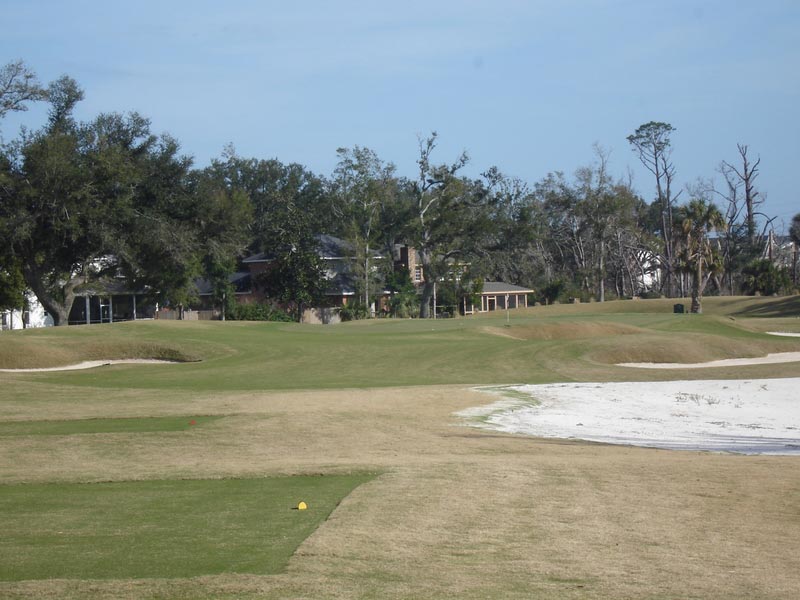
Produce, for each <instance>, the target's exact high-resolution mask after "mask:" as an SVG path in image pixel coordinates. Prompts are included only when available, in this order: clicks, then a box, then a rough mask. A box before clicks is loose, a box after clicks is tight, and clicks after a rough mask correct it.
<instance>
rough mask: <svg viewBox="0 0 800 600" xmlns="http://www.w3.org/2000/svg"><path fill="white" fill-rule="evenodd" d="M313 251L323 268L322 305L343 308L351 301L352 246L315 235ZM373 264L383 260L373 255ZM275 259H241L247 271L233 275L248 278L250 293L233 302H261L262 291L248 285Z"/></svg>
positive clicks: (261, 256)
mask: <svg viewBox="0 0 800 600" xmlns="http://www.w3.org/2000/svg"><path fill="white" fill-rule="evenodd" d="M315 237H316V240H317V252H318V255H319V258H320V260H321V261H322V264H323V266H324V269H325V280H326V287H325V299H326V300H325V305H326V306H332V307H336V306H344V305H346V304H348V302H352V301H353V300H354V299H355V294H356V285H355V281H354V279H353V268H352V265H353V261H354V260H355V256H354V254H355V251H354V249H353V246H352V244H350V243H349V242H347V241H345V240H343V239H341V238H338V237H336V236H333V235H327V234H321V235H317V236H315ZM371 258H372V260H373V261H374V262H377V261H379V260H382V259H383V256H382V255H381V254H378V253H375V254H373V256H372V257H371ZM274 261H275V258H274V257H273V256H271V255H269V254H266V253H264V252H261V253H258V254H253V255H251V256H248V257H246V258H244V259H243V260H242V265H243V266H244V267H245V268H246V269H247V271H245V272H242V273H236V274H235V276H236V277H238V278H241V279H242V280H244V277H245V276H249V282H250V291H249V292H248V293H243V294H242V295H241V297H239V296H237V301H239V302H242V303H247V302H254V301H262V300H264V299H265V297H264V294H263V292H261V291H260V290H259V289H258V286H257V285H253V284H252V282H253V281H254V280H256V279H257V278H258V276H259V275H261V274H262V273H265V272H266V271H267V270H269V267H270V264H272V263H273V262H274Z"/></svg>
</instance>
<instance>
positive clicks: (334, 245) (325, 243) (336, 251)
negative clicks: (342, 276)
mask: <svg viewBox="0 0 800 600" xmlns="http://www.w3.org/2000/svg"><path fill="white" fill-rule="evenodd" d="M314 237H315V238H316V239H317V253H318V254H319V257H320V258H322V259H333V258H353V255H354V254H355V250H354V249H353V244H351V243H350V242H348V241H346V240H343V239H341V238H338V237H336V236H334V235H328V234H326V233H323V234H320V235H316V236H314ZM373 258H380V254H378V253H376V254H375V255H374V257H373ZM272 260H275V257H274V256H272V255H270V254H267V253H266V252H259V253H258V254H252V255H250V256H248V257H247V258H245V259H243V260H242V264H245V265H249V264H252V263H263V262H270V261H272Z"/></svg>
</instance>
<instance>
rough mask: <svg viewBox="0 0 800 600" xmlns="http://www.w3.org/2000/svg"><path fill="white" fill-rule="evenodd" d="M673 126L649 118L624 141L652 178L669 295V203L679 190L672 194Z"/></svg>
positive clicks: (672, 274) (671, 254)
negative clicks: (647, 121)
mask: <svg viewBox="0 0 800 600" xmlns="http://www.w3.org/2000/svg"><path fill="white" fill-rule="evenodd" d="M673 131H675V128H674V127H673V126H672V125H670V124H669V123H660V122H657V121H650V122H649V123H645V124H644V125H641V126H640V127H639V128H638V129H637V130H636V131H635V132H634V133H633V135H629V136H628V138H627V139H628V142H629V143H630V145H631V146H633V150H634V152H636V154H637V156H638V157H639V160H640V161H641V163H642V164H643V165H644V166H645V168H646V169H647V170H648V171H650V172H651V173H652V174H653V176H654V177H655V178H656V194H657V196H656V199H657V201H658V205H659V208H660V211H661V239H662V241H663V243H664V257H663V260H662V263H663V267H664V271H665V272H666V277H664V280H663V281H664V284H665V285H666V288H667V289H666V293H667V295H668V296H672V295H673V294H672V292H673V280H674V277H675V252H674V240H675V236H674V231H673V228H674V221H673V215H672V211H673V207H674V205H675V201H676V200H677V198H678V196H680V192H678V193H677V194H675V195H673V194H672V184H673V182H674V180H675V165H674V164H673V163H672V159H671V155H672V147H671V142H670V135H671V134H672V132H673Z"/></svg>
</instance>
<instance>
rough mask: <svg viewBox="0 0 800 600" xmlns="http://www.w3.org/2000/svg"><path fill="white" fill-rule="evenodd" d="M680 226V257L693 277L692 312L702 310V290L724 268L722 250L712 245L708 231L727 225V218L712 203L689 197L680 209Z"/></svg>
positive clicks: (684, 266)
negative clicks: (720, 254) (687, 201)
mask: <svg viewBox="0 0 800 600" xmlns="http://www.w3.org/2000/svg"><path fill="white" fill-rule="evenodd" d="M677 216H678V223H679V225H680V235H681V238H680V244H681V250H680V259H681V263H682V265H683V268H684V269H686V271H688V272H689V273H691V276H692V308H691V312H693V313H701V312H703V308H702V304H701V302H702V298H703V290H705V288H706V284H707V283H708V280H709V279H710V278H711V276H712V275H714V273H717V272H719V271H721V270H722V261H721V259H720V256H719V252H717V250H716V249H715V248H714V247H713V246H712V245H711V242H710V240H709V239H708V234H709V233H710V232H712V231H714V230H716V229H723V228H724V227H725V218H724V217H723V216H722V213H721V212H720V211H719V209H718V208H717V207H716V205H715V204H714V203H713V202H706V201H705V200H703V199H701V198H696V199H694V200H690V201H689V204H687V205H685V206H681V207H680V208H679V209H678V215H677Z"/></svg>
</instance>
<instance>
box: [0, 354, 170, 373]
mask: <svg viewBox="0 0 800 600" xmlns="http://www.w3.org/2000/svg"><path fill="white" fill-rule="evenodd" d="M174 364H178V363H176V362H175V361H173V360H157V359H154V358H153V359H150V358H123V359H119V360H87V361H84V362H80V363H77V364H74V365H64V366H62V367H44V368H40V369H0V373H45V372H47V371H77V370H80V369H93V368H95V367H105V366H107V365H174Z"/></svg>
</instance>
